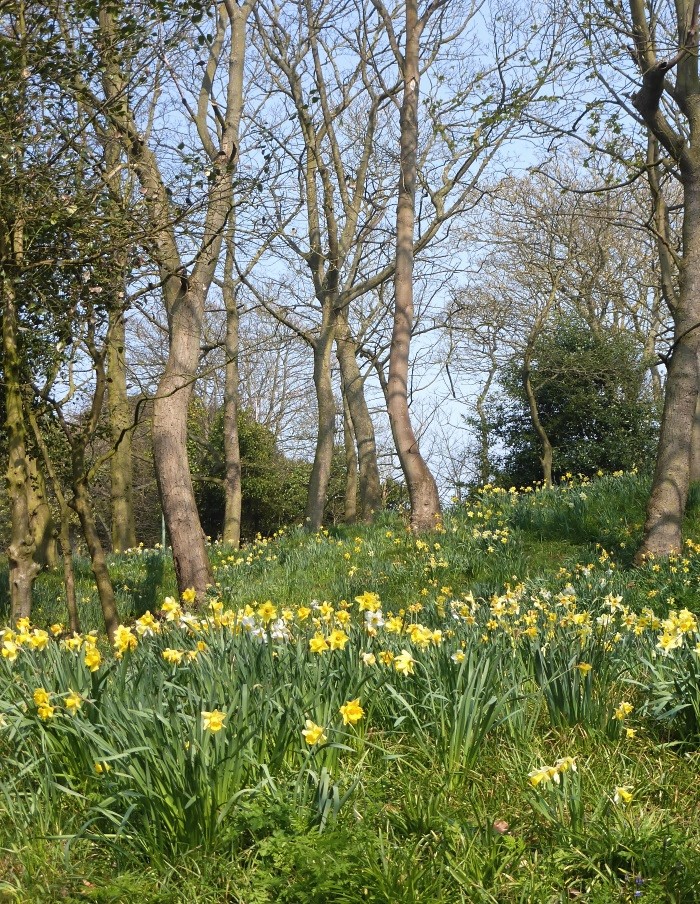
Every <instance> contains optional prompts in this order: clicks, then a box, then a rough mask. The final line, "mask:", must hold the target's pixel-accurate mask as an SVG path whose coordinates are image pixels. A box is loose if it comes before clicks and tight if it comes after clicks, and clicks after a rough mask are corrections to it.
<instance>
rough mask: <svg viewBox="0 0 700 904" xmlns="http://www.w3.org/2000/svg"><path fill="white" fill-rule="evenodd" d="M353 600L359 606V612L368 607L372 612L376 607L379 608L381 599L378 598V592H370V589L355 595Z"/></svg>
mask: <svg viewBox="0 0 700 904" xmlns="http://www.w3.org/2000/svg"><path fill="white" fill-rule="evenodd" d="M355 602H356V603H357V604H358V606H359V607H360V612H362V611H364V610H365V609H369V610H371V611H372V612H374V611H375V610H376V609H381V605H382V604H381V601H380V599H379V594H378V593H371V592H370V591H365V592H364V593H363V594H362V595H361V596H356V597H355Z"/></svg>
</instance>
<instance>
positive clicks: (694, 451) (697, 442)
mask: <svg viewBox="0 0 700 904" xmlns="http://www.w3.org/2000/svg"><path fill="white" fill-rule="evenodd" d="M699 481H700V392H698V393H697V395H696V398H695V413H694V414H693V427H692V432H691V437H690V482H691V483H698V482H699Z"/></svg>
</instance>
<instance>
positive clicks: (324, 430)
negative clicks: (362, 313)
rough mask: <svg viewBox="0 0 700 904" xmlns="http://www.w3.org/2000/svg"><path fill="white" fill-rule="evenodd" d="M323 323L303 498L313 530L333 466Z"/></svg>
mask: <svg viewBox="0 0 700 904" xmlns="http://www.w3.org/2000/svg"><path fill="white" fill-rule="evenodd" d="M329 319H330V318H326V322H325V324H324V325H323V327H322V329H321V334H320V336H319V337H318V339H317V340H316V342H315V344H314V388H315V390H316V405H317V408H318V435H317V437H316V450H315V454H314V463H313V467H312V469H311V478H310V480H309V492H308V496H307V501H306V525H307V527H308V529H309V530H312V531H316V530H318V529H319V528H320V527H321V525H322V524H323V512H324V509H325V506H326V497H327V494H328V484H329V481H330V479H331V467H332V465H333V440H334V438H335V397H334V395H333V383H332V380H331V352H332V350H333V337H334V332H335V331H334V328H333V324H332V323H329V322H328V320H329Z"/></svg>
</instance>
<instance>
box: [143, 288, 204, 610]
mask: <svg viewBox="0 0 700 904" xmlns="http://www.w3.org/2000/svg"><path fill="white" fill-rule="evenodd" d="M184 282H185V281H184V280H183V283H184ZM185 284H186V288H184V287H183V289H184V291H183V292H182V293H181V296H180V301H179V303H177V304H175V305H172V306H171V308H170V312H169V313H170V317H169V321H170V330H169V343H168V360H167V363H166V365H165V370H164V372H163V376H162V377H161V380H160V383H159V384H158V391H157V393H156V397H155V399H154V401H153V459H154V462H155V466H156V480H157V482H158V491H159V493H160V500H161V506H162V509H163V514H164V516H165V524H166V527H167V530H168V536H169V537H170V544H171V547H172V554H173V564H174V566H175V575H176V578H177V585H178V588H179V590H180V593H182V592H183V591H185V590H187V589H189V588H194V590H195V591H196V592H197V597H198V599H199V600H200V601H203V599H204V597H205V594H206V589H207V586H208V585H209V584H211V580H212V574H211V566H210V564H209V558H208V556H207V548H206V542H205V538H204V533H203V531H202V527H201V524H200V521H199V513H198V511H197V503H196V502H195V496H194V487H193V485H192V477H191V475H190V468H189V462H188V457H187V413H188V409H189V403H190V399H191V397H192V391H193V389H194V379H195V374H196V372H197V365H198V364H199V343H200V337H201V334H202V318H203V316H204V298H205V294H206V289H205V288H204V286H197V285H192V284H191V283H189V284H188V283H185Z"/></svg>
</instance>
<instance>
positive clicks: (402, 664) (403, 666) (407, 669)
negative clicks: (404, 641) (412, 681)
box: [394, 650, 416, 675]
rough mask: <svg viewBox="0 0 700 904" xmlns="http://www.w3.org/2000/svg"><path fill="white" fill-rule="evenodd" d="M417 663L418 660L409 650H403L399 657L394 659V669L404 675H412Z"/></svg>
mask: <svg viewBox="0 0 700 904" xmlns="http://www.w3.org/2000/svg"><path fill="white" fill-rule="evenodd" d="M415 662H416V660H415V659H414V658H413V656H411V654H410V653H409V652H408V650H401V652H400V653H399V655H398V656H396V657H395V658H394V668H395V669H396V671H397V672H400V673H401V674H402V675H412V674H413V667H414V665H415Z"/></svg>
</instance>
